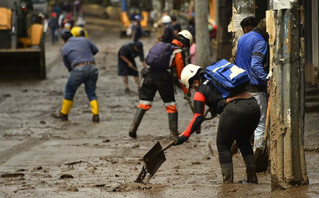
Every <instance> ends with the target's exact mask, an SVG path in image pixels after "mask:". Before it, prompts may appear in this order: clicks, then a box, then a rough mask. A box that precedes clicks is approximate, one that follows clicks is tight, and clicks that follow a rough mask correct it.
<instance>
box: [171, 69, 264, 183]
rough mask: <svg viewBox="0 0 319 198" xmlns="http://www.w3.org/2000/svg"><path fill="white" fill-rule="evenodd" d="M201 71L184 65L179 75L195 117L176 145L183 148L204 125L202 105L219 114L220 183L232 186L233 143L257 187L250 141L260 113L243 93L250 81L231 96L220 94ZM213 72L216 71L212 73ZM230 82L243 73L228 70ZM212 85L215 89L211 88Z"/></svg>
mask: <svg viewBox="0 0 319 198" xmlns="http://www.w3.org/2000/svg"><path fill="white" fill-rule="evenodd" d="M208 68H209V67H207V68H206V70H203V69H202V68H200V67H199V66H197V65H192V64H189V65H187V66H186V67H185V68H184V70H183V71H182V74H181V80H182V82H183V83H184V85H185V86H186V87H187V88H188V89H189V88H192V89H194V90H195V91H196V92H195V94H194V116H193V119H192V120H191V122H190V123H189V125H188V127H187V128H186V130H185V131H184V132H183V133H181V134H180V135H179V136H177V138H176V142H175V145H180V144H183V143H184V142H185V141H187V140H188V138H189V137H190V136H191V134H192V133H193V132H194V131H195V130H196V129H197V128H198V127H199V126H200V125H201V124H202V122H203V121H204V119H205V118H204V112H205V105H207V106H208V107H210V108H211V110H213V111H214V112H215V113H217V114H220V119H219V124H218V131H217V140H216V144H217V150H218V155H219V163H220V167H221V171H222V177H223V183H230V182H233V161H232V153H231V150H230V149H231V146H232V144H233V142H234V141H235V140H236V142H237V144H238V147H239V149H240V151H241V154H242V156H243V158H244V161H245V164H246V173H247V182H248V183H258V181H257V176H256V168H255V161H254V153H253V149H252V147H251V144H250V142H249V138H250V137H251V135H252V134H253V132H254V130H255V129H256V127H257V125H258V122H259V117H260V109H259V106H258V104H257V101H256V100H255V99H254V98H253V97H252V95H251V94H249V93H248V92H246V91H244V90H245V87H246V86H247V85H248V83H249V79H248V81H247V82H246V83H244V84H243V85H240V86H238V87H237V88H235V89H234V90H232V92H227V91H226V92H223V91H222V89H220V87H218V86H217V84H216V83H215V82H216V81H217V79H214V80H212V79H211V76H210V75H209V74H208V70H207V69H208ZM217 69H218V68H217ZM211 71H213V72H215V71H216V70H211ZM229 71H234V73H230V75H229V76H230V77H231V78H235V77H236V76H234V75H237V74H240V73H241V72H242V71H245V70H242V69H239V70H238V67H237V66H236V69H230V70H229ZM214 83H215V85H213V84H214Z"/></svg>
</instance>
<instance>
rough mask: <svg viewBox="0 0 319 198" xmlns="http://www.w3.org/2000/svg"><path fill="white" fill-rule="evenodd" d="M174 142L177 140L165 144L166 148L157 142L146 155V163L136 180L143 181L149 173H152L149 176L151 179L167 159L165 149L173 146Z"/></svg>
mask: <svg viewBox="0 0 319 198" xmlns="http://www.w3.org/2000/svg"><path fill="white" fill-rule="evenodd" d="M174 143H175V140H172V141H170V142H169V143H168V144H167V145H166V146H164V148H162V146H161V144H160V143H159V142H157V143H156V144H155V145H154V146H153V148H152V149H151V150H149V151H148V152H147V153H146V154H145V155H144V157H143V160H144V163H145V164H144V166H143V167H142V170H141V172H140V174H139V175H138V177H137V178H136V180H135V182H137V183H143V182H144V181H143V180H144V178H145V177H146V174H147V173H149V174H150V176H149V178H148V180H150V179H151V177H153V176H154V174H155V173H156V171H157V170H158V169H159V167H160V166H161V165H162V164H163V163H164V162H165V161H166V158H165V155H164V151H165V150H166V149H168V148H169V147H171V146H172V145H173V144H174Z"/></svg>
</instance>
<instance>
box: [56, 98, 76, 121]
mask: <svg viewBox="0 0 319 198" xmlns="http://www.w3.org/2000/svg"><path fill="white" fill-rule="evenodd" d="M72 106H73V101H72V100H67V99H63V101H62V107H61V110H60V111H58V112H52V113H51V116H53V117H54V118H57V119H60V120H68V114H69V112H70V110H71V108H72Z"/></svg>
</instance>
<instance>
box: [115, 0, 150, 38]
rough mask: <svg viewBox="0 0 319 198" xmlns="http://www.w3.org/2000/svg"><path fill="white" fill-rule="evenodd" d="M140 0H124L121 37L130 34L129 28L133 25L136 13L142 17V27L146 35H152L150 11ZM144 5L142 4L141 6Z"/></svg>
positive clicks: (122, 3) (122, 2)
mask: <svg viewBox="0 0 319 198" xmlns="http://www.w3.org/2000/svg"><path fill="white" fill-rule="evenodd" d="M139 1H140V0H135V1H130V0H129V1H127V0H122V1H121V5H122V11H121V15H120V16H121V23H122V26H121V32H120V37H124V36H128V35H129V33H128V32H129V28H130V27H131V25H132V20H133V19H134V16H135V15H138V16H139V18H140V19H141V21H140V23H141V27H142V30H143V31H144V32H145V34H146V35H150V32H151V24H150V12H149V11H148V9H146V8H145V6H143V2H139ZM141 5H142V6H141Z"/></svg>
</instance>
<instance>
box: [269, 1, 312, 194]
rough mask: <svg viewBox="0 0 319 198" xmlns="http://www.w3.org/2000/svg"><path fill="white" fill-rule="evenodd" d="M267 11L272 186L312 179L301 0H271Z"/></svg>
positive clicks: (287, 184)
mask: <svg viewBox="0 0 319 198" xmlns="http://www.w3.org/2000/svg"><path fill="white" fill-rule="evenodd" d="M269 7H270V11H267V13H266V21H267V32H268V33H269V44H270V71H272V77H271V85H270V87H271V89H270V131H269V132H270V133H269V147H270V153H269V154H270V155H269V157H270V163H271V165H270V167H271V169H270V173H271V184H272V189H278V188H280V189H287V188H290V187H293V186H295V185H305V184H308V183H309V180H308V176H307V171H306V161H305V152H304V92H305V80H304V65H303V63H302V61H301V58H302V57H300V54H301V53H300V49H301V47H300V26H301V25H300V20H301V17H300V10H301V9H300V6H299V1H298V0H282V1H280V2H278V1H272V2H271V3H270V6H269Z"/></svg>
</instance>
